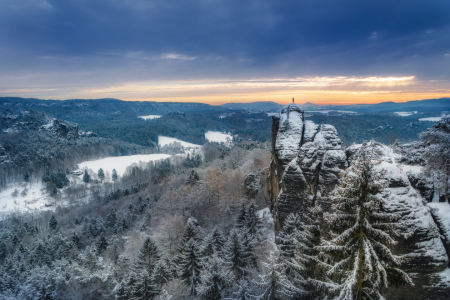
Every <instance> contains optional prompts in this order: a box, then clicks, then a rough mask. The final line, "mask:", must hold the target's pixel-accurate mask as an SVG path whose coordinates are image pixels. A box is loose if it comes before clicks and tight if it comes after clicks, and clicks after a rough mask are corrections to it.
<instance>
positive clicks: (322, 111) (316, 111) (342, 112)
mask: <svg viewBox="0 0 450 300" xmlns="http://www.w3.org/2000/svg"><path fill="white" fill-rule="evenodd" d="M330 111H333V112H338V113H341V114H357V112H356V111H350V110H308V111H306V110H305V112H307V113H321V114H327V113H329V112H330Z"/></svg>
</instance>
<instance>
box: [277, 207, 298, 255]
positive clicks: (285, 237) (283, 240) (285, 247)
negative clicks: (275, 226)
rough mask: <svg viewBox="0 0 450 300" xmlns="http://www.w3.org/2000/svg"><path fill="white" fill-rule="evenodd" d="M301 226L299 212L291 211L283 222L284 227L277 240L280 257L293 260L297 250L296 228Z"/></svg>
mask: <svg viewBox="0 0 450 300" xmlns="http://www.w3.org/2000/svg"><path fill="white" fill-rule="evenodd" d="M300 226H301V219H300V215H299V214H294V213H290V214H289V215H288V216H287V217H286V219H285V220H284V223H283V228H282V229H281V230H280V232H279V233H278V235H277V237H276V240H277V245H278V248H279V251H280V257H281V258H282V259H285V260H289V261H290V260H291V258H293V257H294V250H295V240H294V236H295V230H296V229H299V228H300Z"/></svg>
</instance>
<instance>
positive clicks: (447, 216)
mask: <svg viewBox="0 0 450 300" xmlns="http://www.w3.org/2000/svg"><path fill="white" fill-rule="evenodd" d="M428 206H429V207H431V208H432V210H431V212H432V213H433V216H434V217H435V218H436V220H437V221H438V223H440V224H441V226H443V228H442V229H443V231H444V236H445V238H446V239H447V240H449V241H450V204H448V203H447V202H432V203H428Z"/></svg>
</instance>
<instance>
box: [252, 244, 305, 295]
mask: <svg viewBox="0 0 450 300" xmlns="http://www.w3.org/2000/svg"><path fill="white" fill-rule="evenodd" d="M263 265H264V267H265V269H266V271H267V273H266V274H265V275H260V278H261V281H260V282H259V285H260V286H261V288H262V289H263V294H262V295H261V296H259V297H258V299H265V300H284V299H292V298H294V297H295V296H296V295H297V294H305V293H304V292H303V291H302V290H301V289H299V288H297V287H295V286H294V285H293V284H292V283H291V282H290V281H289V280H288V279H287V278H286V275H285V272H284V268H285V266H284V265H283V264H282V263H280V262H279V256H278V253H276V252H275V253H274V252H272V253H270V256H269V262H268V263H264V262H263Z"/></svg>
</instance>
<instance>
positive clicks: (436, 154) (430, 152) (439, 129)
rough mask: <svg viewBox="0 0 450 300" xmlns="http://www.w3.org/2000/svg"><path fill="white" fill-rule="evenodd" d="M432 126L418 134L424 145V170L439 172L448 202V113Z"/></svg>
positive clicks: (449, 149) (449, 199) (449, 162)
mask: <svg viewBox="0 0 450 300" xmlns="http://www.w3.org/2000/svg"><path fill="white" fill-rule="evenodd" d="M433 127H434V128H430V129H428V130H427V131H426V132H422V133H421V134H420V140H421V141H422V143H423V144H425V145H426V150H425V151H424V153H423V158H424V159H425V161H426V163H427V164H426V167H425V171H426V173H428V174H439V175H441V176H437V177H438V178H441V180H439V181H440V183H441V186H442V187H443V188H444V196H445V201H446V202H448V203H450V198H449V196H448V194H449V191H448V190H449V177H450V114H448V113H447V114H445V115H444V116H443V117H442V119H441V120H440V121H439V122H437V123H436V124H435V125H434V126H433Z"/></svg>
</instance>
